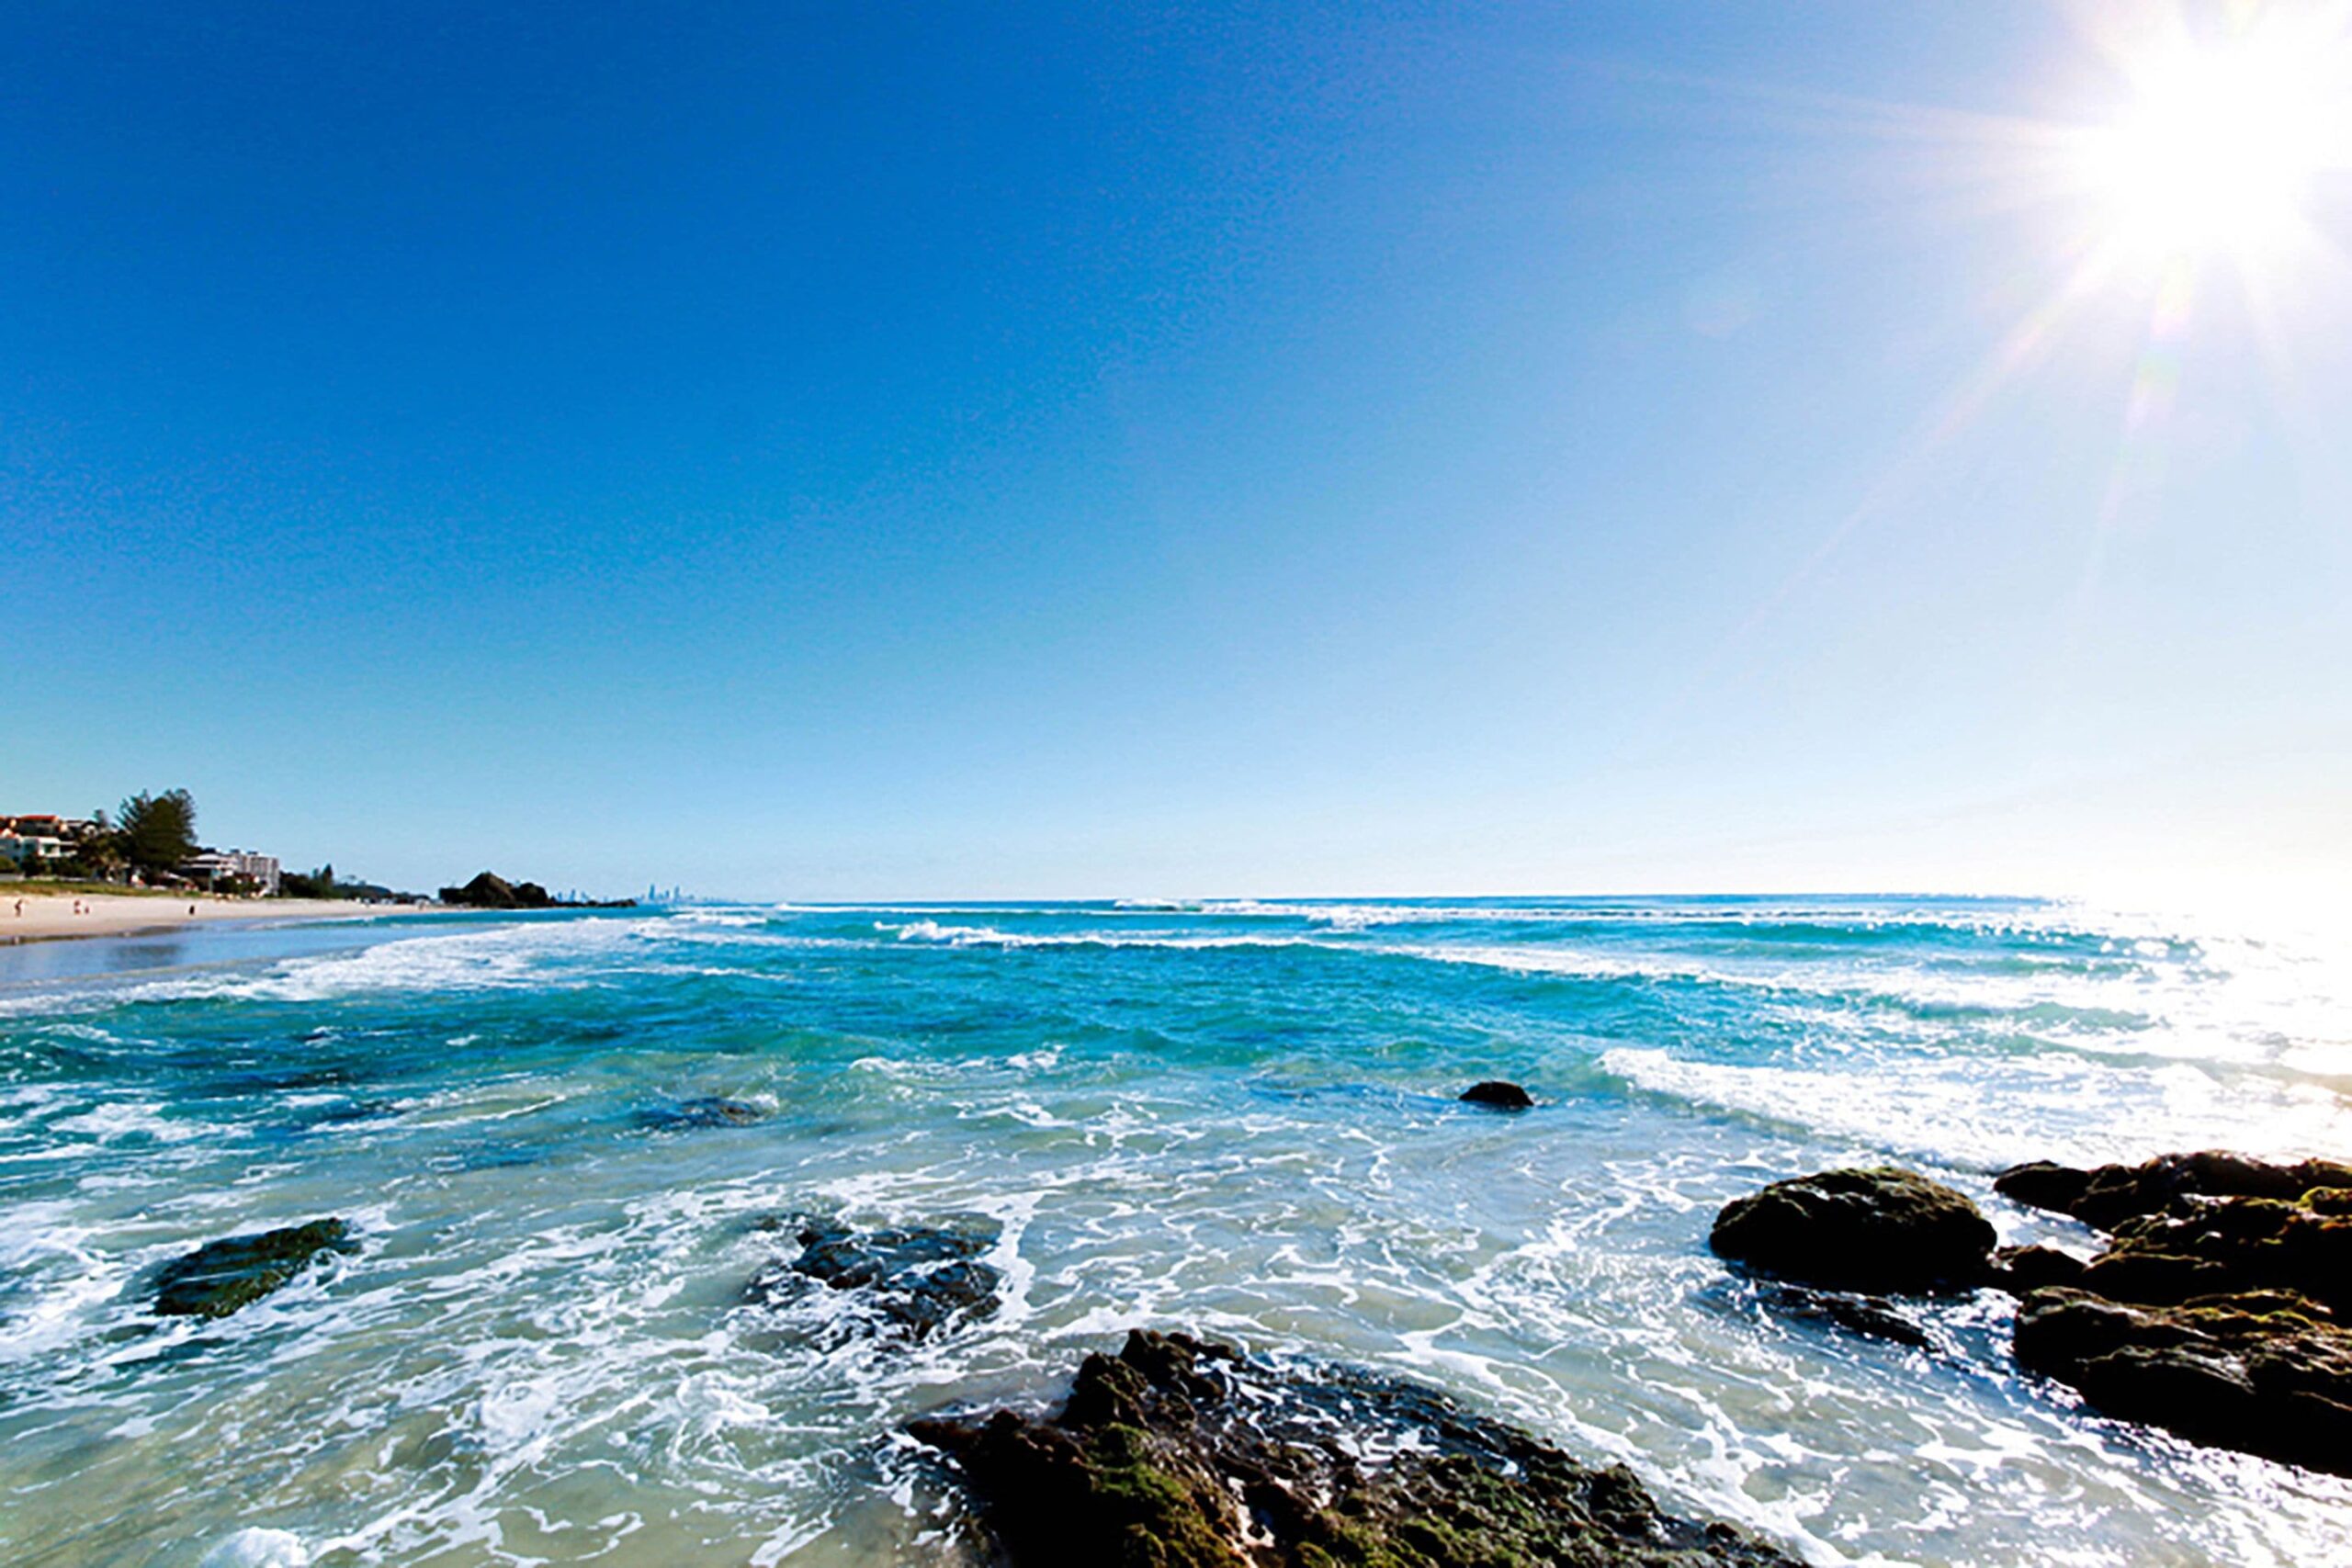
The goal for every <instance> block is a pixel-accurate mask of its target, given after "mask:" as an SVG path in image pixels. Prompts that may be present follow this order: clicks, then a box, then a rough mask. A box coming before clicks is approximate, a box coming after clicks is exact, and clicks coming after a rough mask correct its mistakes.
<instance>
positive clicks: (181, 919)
mask: <svg viewBox="0 0 2352 1568" xmlns="http://www.w3.org/2000/svg"><path fill="white" fill-rule="evenodd" d="M390 908H393V907H392V906H379V905H367V904H355V903H350V902H346V901H344V900H339V899H330V898H215V897H206V896H205V895H203V894H192V895H185V896H181V897H160V896H156V895H153V894H141V893H99V894H91V895H83V896H80V897H76V896H74V895H70V894H62V893H11V892H8V891H7V890H6V888H0V942H8V941H11V940H15V941H22V942H36V941H50V940H54V939H56V938H60V937H80V936H122V935H125V934H127V933H129V932H131V931H172V930H177V929H179V928H181V927H184V926H200V925H212V924H215V923H217V922H219V921H222V920H319V919H345V920H347V919H358V918H360V917H363V916H367V915H369V914H378V913H383V912H386V911H387V910H388V909H390ZM399 908H413V906H406V905H403V906H399ZM77 910H78V911H79V912H78V913H77V912H76V911H77Z"/></svg>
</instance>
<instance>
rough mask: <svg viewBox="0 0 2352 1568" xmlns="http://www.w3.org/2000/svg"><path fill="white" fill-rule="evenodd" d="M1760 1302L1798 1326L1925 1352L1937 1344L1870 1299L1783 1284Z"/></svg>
mask: <svg viewBox="0 0 2352 1568" xmlns="http://www.w3.org/2000/svg"><path fill="white" fill-rule="evenodd" d="M1758 1299H1759V1300H1760V1301H1762V1303H1764V1306H1765V1308H1766V1310H1768V1311H1770V1313H1771V1314H1773V1315H1774V1316H1776V1317H1784V1318H1792V1319H1794V1320H1795V1321H1797V1322H1799V1323H1817V1324H1823V1325H1827V1326H1829V1327H1832V1328H1841V1329H1844V1330H1845V1331H1846V1332H1848V1333H1849V1334H1860V1335H1861V1336H1862V1337H1865V1338H1869V1339H1885V1340H1890V1341H1892V1342H1893V1343H1894V1344H1897V1345H1909V1346H1912V1347H1914V1348H1918V1349H1923V1350H1924V1349H1928V1348H1931V1347H1932V1346H1933V1344H1934V1341H1933V1340H1931V1339H1929V1338H1928V1333H1927V1330H1925V1329H1923V1328H1921V1327H1920V1326H1919V1325H1917V1324H1916V1323H1914V1322H1912V1321H1911V1319H1909V1318H1907V1317H1905V1316H1904V1315H1903V1314H1901V1313H1899V1312H1897V1311H1895V1310H1894V1308H1892V1307H1890V1306H1887V1305H1885V1304H1884V1303H1880V1302H1874V1301H1871V1299H1870V1298H1869V1297H1867V1296H1849V1295H1845V1294H1842V1293H1840V1292H1836V1291H1815V1290H1810V1289H1808V1288H1806V1287H1804V1286H1802V1285H1780V1286H1776V1287H1774V1288H1772V1289H1770V1290H1768V1291H1766V1292H1764V1293H1763V1294H1762V1295H1761V1296H1760V1297H1759V1298H1758Z"/></svg>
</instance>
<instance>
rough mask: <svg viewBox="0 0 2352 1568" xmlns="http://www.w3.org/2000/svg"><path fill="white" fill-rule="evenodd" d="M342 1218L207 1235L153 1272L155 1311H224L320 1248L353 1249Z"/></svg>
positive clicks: (274, 1284)
mask: <svg viewBox="0 0 2352 1568" xmlns="http://www.w3.org/2000/svg"><path fill="white" fill-rule="evenodd" d="M350 1235H351V1232H350V1227H349V1226H347V1225H345V1224H344V1223H343V1222H342V1221H341V1220H332V1219H331V1220H312V1221H311V1223H310V1224H306V1225H288V1226H286V1227H284V1228H283V1229H279V1230H274V1231H263V1232H260V1233H259V1234H257V1235H232V1236H226V1237H223V1238H222V1239H220V1240H219V1241H208V1242H206V1243H205V1244H204V1245H203V1246H202V1247H198V1248H197V1249H196V1250H195V1251H194V1252H191V1253H189V1254H188V1255H187V1256H186V1257H185V1258H173V1259H172V1260H171V1261H170V1262H169V1263H166V1264H164V1267H163V1269H162V1271H161V1272H159V1273H158V1274H157V1275H156V1276H155V1311H156V1312H157V1313H159V1314H162V1315H164V1316H165V1317H226V1316H228V1315H229V1314H231V1313H232V1312H235V1311H236V1310H237V1309H238V1308H239V1307H242V1306H245V1305H248V1304H250V1303H254V1302H257V1301H259V1300H261V1298H262V1297H264V1296H266V1295H267V1294H269V1293H270V1292H272V1291H275V1290H277V1288H278V1287H280V1286H281V1285H284V1284H285V1283H286V1282H287V1281H288V1280H291V1279H293V1278H294V1277H295V1276H296V1275H297V1274H300V1272H301V1271H302V1270H303V1269H307V1268H309V1267H310V1266H311V1263H312V1261H314V1260H315V1259H316V1258H318V1256H319V1255H320V1254H321V1253H322V1252H347V1251H349V1250H350V1249H351V1245H352V1244H351V1240H350Z"/></svg>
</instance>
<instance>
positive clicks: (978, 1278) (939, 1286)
mask: <svg viewBox="0 0 2352 1568" xmlns="http://www.w3.org/2000/svg"><path fill="white" fill-rule="evenodd" d="M785 1224H790V1225H791V1226H792V1227H793V1228H794V1230H795V1234H796V1235H797V1239H798V1241H799V1243H800V1254H799V1256H798V1257H797V1258H788V1259H786V1258H779V1259H777V1260H776V1261H775V1262H774V1263H772V1264H770V1265H768V1266H767V1267H766V1268H764V1269H761V1270H760V1271H759V1272H758V1273H757V1274H755V1275H753V1276H752V1280H751V1283H750V1284H749V1285H747V1286H745V1287H744V1293H745V1294H746V1295H747V1296H749V1297H750V1298H751V1299H752V1300H753V1301H756V1302H758V1303H761V1304H762V1305H765V1306H785V1305H788V1304H790V1303H792V1302H793V1301H795V1300H797V1298H798V1297H799V1296H800V1294H801V1292H804V1291H806V1290H807V1289H809V1287H810V1285H811V1284H812V1282H813V1283H815V1284H822V1285H825V1286H829V1287H831V1289H833V1290H836V1291H859V1292H865V1301H866V1302H867V1303H870V1304H871V1305H872V1307H873V1308H874V1310H875V1312H876V1313H877V1314H879V1315H880V1316H881V1318H882V1319H883V1320H884V1321H886V1322H888V1323H889V1324H891V1325H895V1326H897V1327H898V1328H900V1329H902V1330H904V1331H905V1332H906V1333H908V1334H909V1335H910V1336H912V1337H915V1338H917V1339H923V1338H928V1337H930V1336H932V1335H933V1334H935V1333H937V1332H938V1331H939V1330H941V1329H943V1328H945V1327H948V1326H949V1325H955V1324H961V1323H969V1322H974V1321H977V1320H978V1319H980V1318H984V1317H987V1316H989V1315H990V1314H993V1313H994V1312H995V1311H996V1309H997V1294H996V1291H997V1286H998V1284H999V1283H1000V1282H1001V1280H1002V1279H1003V1276H1002V1275H1001V1274H1000V1273H999V1272H998V1271H997V1270H996V1269H994V1268H992V1267H990V1266H989V1264H986V1263H983V1262H981V1261H980V1258H981V1256H982V1255H983V1254H985V1253H986V1252H987V1251H988V1250H989V1247H993V1246H995V1245H996V1237H995V1236H994V1235H984V1234H981V1233H978V1232H975V1231H961V1230H940V1229H933V1228H928V1227H923V1226H891V1227H889V1228H888V1229H884V1230H875V1231H858V1230H853V1229H851V1228H850V1227H849V1226H847V1225H844V1224H838V1223H836V1222H833V1221H829V1220H809V1219H801V1220H797V1221H791V1222H780V1223H779V1224H778V1226H777V1228H784V1225H785Z"/></svg>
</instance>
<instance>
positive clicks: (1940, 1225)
mask: <svg viewBox="0 0 2352 1568" xmlns="http://www.w3.org/2000/svg"><path fill="white" fill-rule="evenodd" d="M1995 1240H1996V1236H1995V1235H1994V1232H1993V1226H1992V1224H1990V1223H1989V1222H1988V1221H1986V1219H1985V1216H1984V1215H1982V1214H1980V1213H1977V1212H1976V1205H1975V1204H1973V1203H1972V1202H1970V1201H1968V1199H1967V1198H1966V1197H1965V1196H1963V1195H1962V1194H1961V1193H1959V1192H1955V1191H1953V1190H1951V1188H1949V1187H1946V1186H1944V1185H1943V1184H1942V1183H1940V1182H1936V1181H1930V1180H1928V1179H1927V1178H1926V1177H1924V1176H1921V1175H1920V1174H1919V1173H1918V1172H1917V1171H1913V1170H1902V1169H1898V1168H1894V1167H1881V1168H1874V1169H1867V1170H1854V1169H1849V1170H1825V1171H1822V1172H1819V1173H1818V1174H1815V1175H1813V1176H1802V1177H1796V1178H1792V1179H1789V1180H1786V1181H1775V1182H1773V1183H1771V1184H1770V1185H1769V1186H1767V1187H1765V1188H1764V1189H1763V1190H1760V1191H1758V1192H1754V1193H1751V1194H1749V1195H1748V1196H1747V1197H1745V1198H1736V1199H1734V1200H1733V1201H1730V1202H1729V1203H1726V1204H1724V1208H1723V1211H1722V1213H1718V1214H1717V1215H1716V1216H1715V1224H1714V1228H1713V1231H1711V1232H1710V1233H1709V1235H1708V1237H1707V1244H1708V1245H1709V1246H1710V1247H1713V1248H1714V1250H1715V1252H1716V1254H1717V1255H1718V1256H1720V1257H1723V1258H1728V1259H1730V1260H1731V1261H1732V1262H1735V1263H1739V1264H1743V1265H1745V1266H1746V1267H1747V1268H1749V1269H1754V1270H1756V1271H1757V1272H1758V1273H1762V1274H1770V1275H1775V1276H1778V1277H1779V1278H1781V1279H1785V1280H1799V1281H1802V1282H1803V1283H1805V1284H1810V1285H1826V1286H1830V1287H1832V1288H1836V1289H1842V1290H1855V1291H1873V1292H1877V1291H1939V1290H1953V1289H1966V1288H1969V1287H1972V1286H1975V1285H1979V1284H1983V1283H1985V1281H1986V1280H1987V1279H1988V1278H1989V1277H1990V1274H1991V1270H1992V1257H1993V1243H1994V1242H1995Z"/></svg>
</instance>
